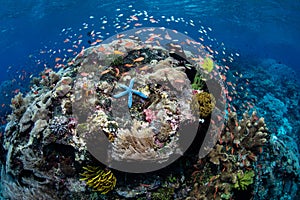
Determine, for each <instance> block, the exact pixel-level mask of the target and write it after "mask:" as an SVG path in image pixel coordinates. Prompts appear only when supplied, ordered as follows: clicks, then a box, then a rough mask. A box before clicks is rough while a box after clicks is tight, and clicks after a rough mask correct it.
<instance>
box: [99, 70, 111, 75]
mask: <svg viewBox="0 0 300 200" xmlns="http://www.w3.org/2000/svg"><path fill="white" fill-rule="evenodd" d="M108 72H110V70H109V69H107V70H104V71H103V72H101V75H104V74H107V73H108Z"/></svg>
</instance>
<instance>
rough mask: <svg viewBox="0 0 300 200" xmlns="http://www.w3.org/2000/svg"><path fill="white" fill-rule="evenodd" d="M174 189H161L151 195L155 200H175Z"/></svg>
mask: <svg viewBox="0 0 300 200" xmlns="http://www.w3.org/2000/svg"><path fill="white" fill-rule="evenodd" d="M173 194H174V188H160V189H158V190H157V192H154V193H152V194H151V199H153V200H170V199H173V198H174V197H173Z"/></svg>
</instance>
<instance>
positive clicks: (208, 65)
mask: <svg viewBox="0 0 300 200" xmlns="http://www.w3.org/2000/svg"><path fill="white" fill-rule="evenodd" d="M202 68H203V69H204V70H206V71H208V72H211V71H212V70H213V68H214V61H213V60H212V59H211V58H210V57H206V58H204V60H203V64H202Z"/></svg>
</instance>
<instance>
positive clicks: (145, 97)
mask: <svg viewBox="0 0 300 200" xmlns="http://www.w3.org/2000/svg"><path fill="white" fill-rule="evenodd" d="M132 92H133V93H134V94H136V95H138V96H140V97H142V98H144V99H147V98H148V96H147V95H145V94H144V93H142V92H140V91H137V90H132Z"/></svg>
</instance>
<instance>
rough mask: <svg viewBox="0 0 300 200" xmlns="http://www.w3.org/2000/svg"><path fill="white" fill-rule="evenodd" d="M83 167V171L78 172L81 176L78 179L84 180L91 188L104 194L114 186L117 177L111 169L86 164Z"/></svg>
mask: <svg viewBox="0 0 300 200" xmlns="http://www.w3.org/2000/svg"><path fill="white" fill-rule="evenodd" d="M83 169H84V170H85V171H84V172H83V173H82V174H80V175H81V176H82V177H83V178H81V179H80V180H81V181H85V182H86V184H87V185H88V186H89V187H90V188H92V189H93V190H95V191H98V192H100V193H101V194H106V193H108V192H109V191H111V190H112V189H114V187H115V186H116V183H117V179H116V177H115V175H114V174H113V173H112V171H111V170H109V169H101V168H100V167H95V166H87V167H83Z"/></svg>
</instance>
